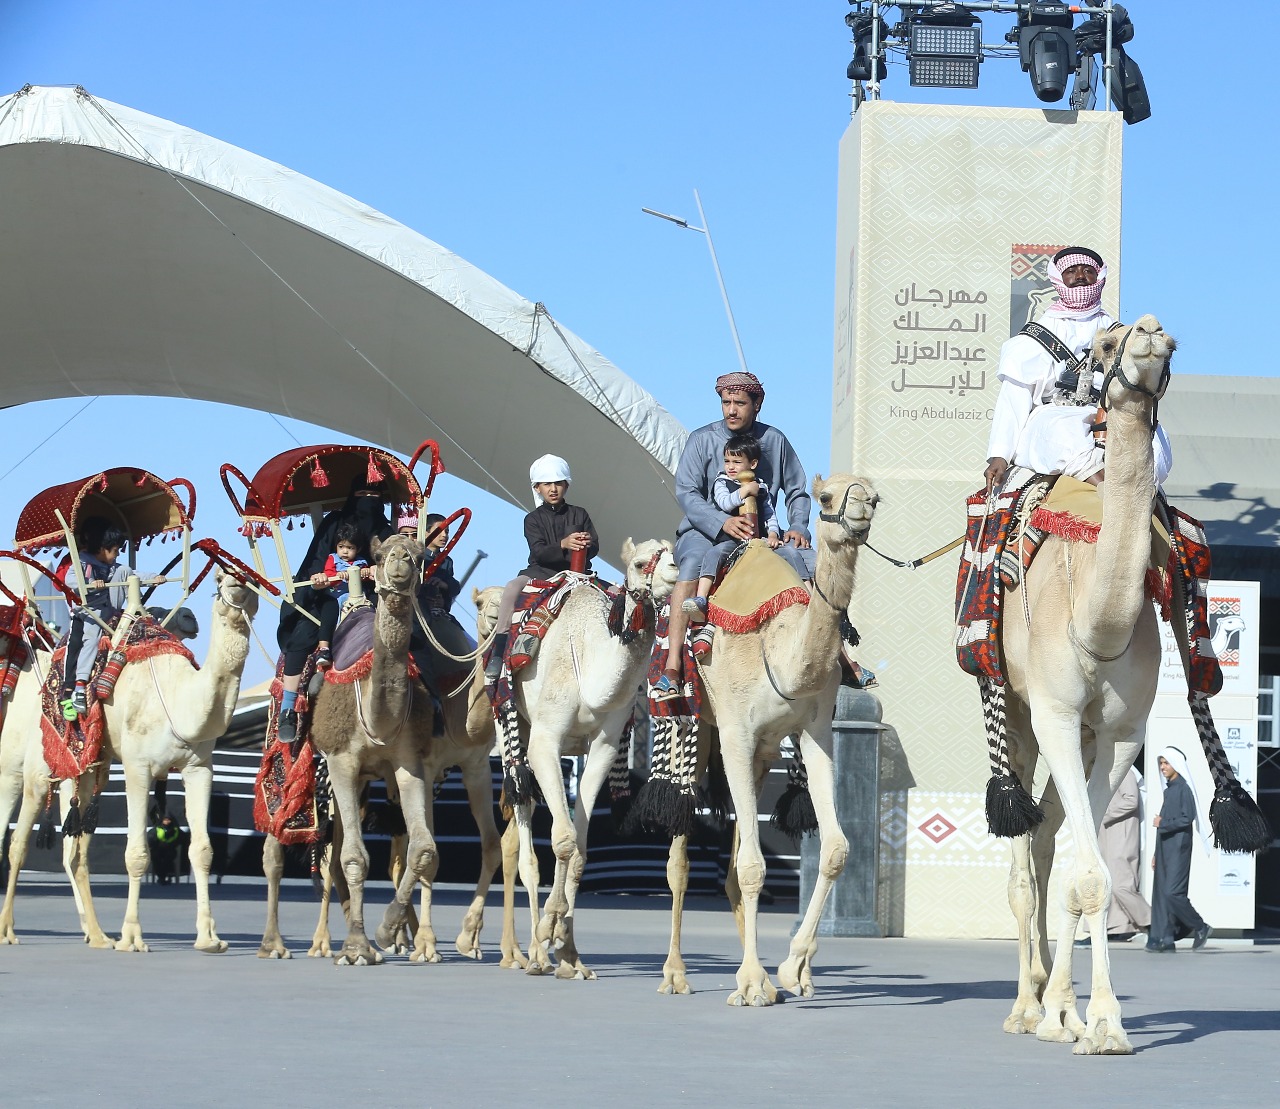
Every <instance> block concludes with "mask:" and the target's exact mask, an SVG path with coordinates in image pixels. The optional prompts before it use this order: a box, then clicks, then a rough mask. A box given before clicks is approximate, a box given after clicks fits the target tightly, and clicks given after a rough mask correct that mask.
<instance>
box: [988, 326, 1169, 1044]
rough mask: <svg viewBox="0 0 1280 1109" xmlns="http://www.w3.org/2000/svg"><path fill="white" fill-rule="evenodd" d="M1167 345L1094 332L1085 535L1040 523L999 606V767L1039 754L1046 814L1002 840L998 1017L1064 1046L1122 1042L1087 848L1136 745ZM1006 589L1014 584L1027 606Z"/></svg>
mask: <svg viewBox="0 0 1280 1109" xmlns="http://www.w3.org/2000/svg"><path fill="white" fill-rule="evenodd" d="M1174 345H1175V344H1174V341H1173V339H1172V338H1170V337H1169V336H1168V335H1166V334H1165V333H1164V331H1163V330H1162V329H1161V327H1160V323H1159V321H1158V320H1157V319H1156V318H1155V317H1154V316H1149V315H1148V316H1143V317H1142V318H1141V319H1139V320H1138V321H1137V323H1135V324H1134V325H1132V327H1127V328H1118V329H1116V330H1112V331H1106V332H1102V333H1100V334H1099V335H1098V337H1097V338H1096V339H1095V340H1094V347H1093V354H1094V357H1095V358H1096V359H1098V361H1099V362H1100V363H1101V364H1102V365H1103V366H1104V367H1108V368H1109V372H1108V374H1107V378H1106V385H1105V386H1104V398H1103V400H1104V404H1105V406H1106V407H1107V408H1108V410H1109V411H1108V413H1107V448H1106V451H1107V456H1106V477H1105V480H1104V481H1103V482H1102V485H1101V495H1102V503H1103V517H1102V527H1101V530H1100V532H1099V533H1098V539H1097V542H1096V543H1094V544H1090V543H1082V542H1068V541H1066V540H1064V539H1061V538H1058V537H1057V536H1053V535H1050V536H1048V537H1046V539H1045V540H1044V543H1043V545H1042V547H1041V549H1040V551H1039V553H1038V555H1037V556H1036V560H1035V561H1034V562H1033V563H1032V565H1031V568H1030V569H1029V570H1028V572H1027V575H1026V579H1025V581H1024V583H1023V584H1022V585H1021V586H1020V587H1015V588H1014V589H1013V590H1011V591H1009V592H1008V593H1007V595H1006V597H1005V601H1004V603H1003V606H1002V607H1003V608H1004V611H1005V612H1006V614H1007V615H1006V617H1005V619H1004V623H1003V628H1002V643H1001V647H1002V657H1003V660H1004V665H1005V673H1006V680H1007V683H1008V684H1007V686H1006V715H1007V733H1006V734H1007V737H1008V753H1009V762H1010V766H1011V768H1012V769H1013V770H1014V771H1015V772H1016V773H1017V775H1018V777H1019V779H1020V780H1021V781H1022V782H1025V783H1028V784H1029V783H1030V782H1031V781H1032V776H1033V775H1034V773H1035V768H1036V763H1037V759H1038V757H1039V756H1041V755H1042V756H1043V757H1044V759H1045V762H1046V763H1047V765H1048V770H1049V774H1050V775H1051V779H1052V780H1051V783H1050V789H1049V790H1048V791H1046V795H1045V797H1044V798H1043V799H1042V805H1043V807H1044V810H1045V813H1046V816H1047V817H1048V819H1046V820H1045V821H1044V822H1043V823H1041V824H1040V825H1039V826H1038V827H1037V828H1036V829H1035V831H1034V833H1033V834H1032V835H1030V836H1027V835H1024V836H1021V837H1018V838H1017V839H1015V840H1013V866H1012V870H1011V873H1010V878H1009V903H1010V907H1011V908H1012V910H1013V913H1014V916H1015V917H1016V918H1017V922H1018V936H1019V944H1018V953H1019V968H1018V969H1019V973H1018V996H1017V999H1016V1000H1015V1002H1014V1005H1013V1010H1012V1012H1011V1013H1010V1015H1009V1017H1008V1019H1007V1020H1006V1021H1005V1023H1004V1028H1005V1031H1006V1032H1012V1033H1029V1032H1034V1033H1035V1034H1036V1036H1037V1037H1038V1038H1039V1039H1041V1040H1051V1041H1057V1042H1066V1043H1070V1042H1075V1044H1076V1047H1075V1053H1076V1054H1077V1055H1094V1054H1119V1055H1127V1054H1129V1053H1131V1052H1132V1051H1133V1048H1132V1046H1131V1045H1130V1043H1129V1038H1128V1036H1127V1034H1126V1033H1125V1030H1124V1027H1123V1025H1122V1024H1121V1013H1120V1003H1119V1001H1118V1000H1117V998H1116V995H1115V992H1114V990H1113V989H1112V985H1111V969H1110V962H1109V958H1108V950H1107V908H1108V906H1109V905H1110V902H1111V877H1110V874H1109V873H1108V871H1107V867H1106V863H1105V862H1104V861H1103V858H1102V854H1101V852H1100V851H1099V849H1098V826H1099V823H1100V821H1101V820H1102V814H1103V812H1104V811H1105V809H1106V807H1107V804H1108V803H1109V802H1110V800H1111V797H1112V795H1113V794H1114V793H1115V790H1116V787H1117V786H1118V785H1119V783H1120V780H1121V779H1122V778H1123V777H1124V776H1125V774H1126V773H1128V770H1129V767H1130V766H1131V765H1132V764H1133V760H1134V758H1135V757H1136V756H1137V753H1138V751H1139V749H1140V748H1141V747H1142V743H1143V739H1144V736H1145V733H1146V723H1147V715H1148V713H1149V712H1150V710H1151V705H1152V703H1153V702H1154V699H1155V693H1156V680H1157V677H1158V673H1159V666H1160V638H1159V631H1158V628H1157V626H1156V615H1155V611H1154V609H1153V607H1152V605H1151V603H1150V601H1149V600H1148V599H1147V598H1146V596H1145V593H1144V589H1143V581H1144V575H1145V572H1146V568H1147V565H1148V561H1149V559H1150V556H1151V539H1150V535H1151V512H1152V501H1153V497H1154V494H1155V468H1154V459H1153V454H1152V449H1151V435H1152V422H1153V411H1154V408H1155V404H1156V401H1157V400H1158V398H1159V397H1160V396H1161V395H1162V394H1163V392H1164V389H1165V386H1166V385H1167V382H1168V365H1169V359H1170V357H1171V355H1172V353H1173V350H1174ZM1117 371H1118V372H1117ZM1019 588H1021V589H1023V590H1025V592H1026V596H1025V604H1024V597H1023V596H1021V595H1020V594H1019ZM1024 612H1025V613H1029V622H1028V621H1027V620H1026V619H1024V617H1023V615H1022V614H1023V613H1024ZM1090 756H1092V760H1091V766H1090ZM1087 767H1088V768H1089V769H1088V772H1087V773H1086V768H1087ZM1064 818H1065V820H1066V822H1067V824H1068V825H1069V827H1070V829H1071V834H1072V837H1073V840H1074V843H1075V854H1074V861H1073V864H1072V869H1071V873H1070V874H1069V875H1067V877H1066V880H1065V881H1064V882H1063V890H1064V895H1065V899H1066V906H1065V911H1064V912H1063V914H1062V918H1061V920H1062V922H1061V930H1060V932H1059V934H1058V937H1057V941H1058V942H1057V950H1056V955H1055V957H1054V959H1053V962H1052V970H1051V971H1049V972H1047V971H1046V968H1047V967H1049V966H1050V961H1049V951H1048V937H1047V935H1046V891H1047V889H1048V883H1049V871H1050V868H1051V866H1052V860H1053V836H1054V832H1055V831H1056V830H1057V828H1058V827H1059V826H1060V824H1061V823H1062V820H1063V819H1064ZM1082 914H1083V915H1084V916H1085V917H1086V918H1087V920H1088V927H1089V934H1090V936H1091V944H1092V952H1093V980H1092V986H1091V991H1090V992H1091V996H1090V999H1089V1005H1088V1008H1087V1010H1086V1013H1085V1020H1084V1021H1083V1022H1082V1021H1081V1020H1080V1018H1079V1016H1078V1014H1077V1012H1076V995H1075V987H1074V985H1073V982H1072V955H1073V950H1074V948H1073V941H1074V939H1075V934H1076V927H1077V924H1078V922H1079V918H1080V916H1081V915H1082Z"/></svg>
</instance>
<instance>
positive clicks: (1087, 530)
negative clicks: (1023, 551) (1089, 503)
mask: <svg viewBox="0 0 1280 1109" xmlns="http://www.w3.org/2000/svg"><path fill="white" fill-rule="evenodd" d="M1030 523H1031V526H1032V527H1033V528H1039V529H1040V530H1041V531H1047V532H1048V533H1049V534H1050V535H1056V536H1058V538H1059V539H1066V540H1068V541H1069V542H1071V543H1096V542H1097V541H1098V532H1100V531H1101V530H1102V525H1101V524H1095V523H1094V522H1093V521H1092V520H1086V519H1084V518H1083V517H1080V516H1076V515H1075V514H1074V513H1071V512H1053V511H1051V510H1050V509H1047V508H1045V507H1043V506H1041V507H1040V508H1037V509H1036V510H1035V511H1034V512H1033V513H1031V520H1030Z"/></svg>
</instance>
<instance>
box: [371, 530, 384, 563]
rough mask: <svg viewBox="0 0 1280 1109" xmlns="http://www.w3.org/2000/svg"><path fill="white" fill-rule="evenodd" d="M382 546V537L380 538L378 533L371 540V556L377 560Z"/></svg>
mask: <svg viewBox="0 0 1280 1109" xmlns="http://www.w3.org/2000/svg"><path fill="white" fill-rule="evenodd" d="M381 546H382V540H381V539H379V538H378V537H377V536H376V535H375V536H373V537H371V538H370V540H369V557H370V558H373V559H375V560H376V559H377V557H378V548H379V547H381Z"/></svg>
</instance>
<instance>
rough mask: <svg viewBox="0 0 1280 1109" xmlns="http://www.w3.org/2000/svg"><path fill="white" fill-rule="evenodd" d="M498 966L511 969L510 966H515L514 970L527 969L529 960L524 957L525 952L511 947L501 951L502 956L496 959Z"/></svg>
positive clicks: (502, 968)
mask: <svg viewBox="0 0 1280 1109" xmlns="http://www.w3.org/2000/svg"><path fill="white" fill-rule="evenodd" d="M498 967H499V968H500V969H501V970H511V969H512V968H515V969H516V970H527V969H528V967H529V960H528V958H526V957H525V953H524V952H523V951H521V950H520V948H518V947H513V948H511V949H510V950H504V951H503V952H502V958H501V959H499V960H498Z"/></svg>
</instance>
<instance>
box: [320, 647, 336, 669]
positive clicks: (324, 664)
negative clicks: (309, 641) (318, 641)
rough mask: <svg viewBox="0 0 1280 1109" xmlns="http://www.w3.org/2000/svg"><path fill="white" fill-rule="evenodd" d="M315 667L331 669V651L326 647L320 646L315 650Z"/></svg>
mask: <svg viewBox="0 0 1280 1109" xmlns="http://www.w3.org/2000/svg"><path fill="white" fill-rule="evenodd" d="M316 669H317V670H332V669H333V652H332V651H331V650H330V649H329V648H328V647H321V648H320V649H319V650H318V651H317V652H316Z"/></svg>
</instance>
